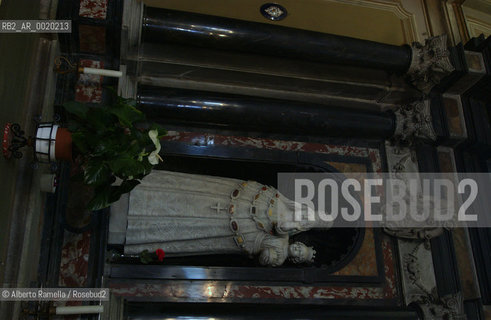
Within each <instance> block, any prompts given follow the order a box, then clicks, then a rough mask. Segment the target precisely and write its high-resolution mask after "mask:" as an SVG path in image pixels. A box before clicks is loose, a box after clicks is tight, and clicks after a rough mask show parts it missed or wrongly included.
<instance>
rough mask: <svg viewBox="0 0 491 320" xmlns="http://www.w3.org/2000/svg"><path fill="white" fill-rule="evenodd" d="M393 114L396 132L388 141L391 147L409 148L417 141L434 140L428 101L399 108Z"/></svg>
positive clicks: (434, 135)
mask: <svg viewBox="0 0 491 320" xmlns="http://www.w3.org/2000/svg"><path fill="white" fill-rule="evenodd" d="M394 113H395V116H396V130H395V132H394V136H393V137H392V139H391V140H390V142H391V144H392V145H394V146H397V147H399V148H402V147H409V148H411V147H413V146H414V145H415V144H416V141H417V140H418V139H427V140H433V141H434V140H436V134H435V131H434V130H433V124H432V121H431V113H430V103H429V100H425V101H416V102H413V103H411V104H407V105H403V106H400V107H399V108H397V109H396V110H395V111H394Z"/></svg>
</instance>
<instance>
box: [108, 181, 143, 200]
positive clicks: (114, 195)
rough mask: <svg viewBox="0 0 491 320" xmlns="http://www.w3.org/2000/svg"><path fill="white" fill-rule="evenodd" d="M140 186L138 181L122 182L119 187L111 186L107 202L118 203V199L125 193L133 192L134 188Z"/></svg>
mask: <svg viewBox="0 0 491 320" xmlns="http://www.w3.org/2000/svg"><path fill="white" fill-rule="evenodd" d="M139 184H140V181H138V180H135V179H133V180H124V181H123V182H122V183H121V184H120V185H119V186H111V192H110V195H109V202H110V203H113V202H115V201H118V200H119V198H121V196H122V195H123V194H125V193H128V192H130V191H131V190H133V188H134V187H136V186H137V185H139Z"/></svg>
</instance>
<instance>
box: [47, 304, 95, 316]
mask: <svg viewBox="0 0 491 320" xmlns="http://www.w3.org/2000/svg"><path fill="white" fill-rule="evenodd" d="M102 312H104V306H101V305H97V306H72V307H56V314H88V313H102Z"/></svg>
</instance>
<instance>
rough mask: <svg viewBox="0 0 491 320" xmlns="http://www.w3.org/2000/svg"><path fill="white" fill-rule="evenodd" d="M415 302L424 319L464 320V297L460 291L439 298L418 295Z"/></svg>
mask: <svg viewBox="0 0 491 320" xmlns="http://www.w3.org/2000/svg"><path fill="white" fill-rule="evenodd" d="M415 304H416V305H417V306H418V307H419V308H420V309H421V311H422V312H423V314H424V319H425V320H441V319H448V320H466V319H467V317H466V315H465V312H464V299H463V297H462V294H461V293H460V292H457V293H455V294H452V295H446V296H444V297H441V298H435V297H433V296H420V297H419V299H418V300H416V301H415Z"/></svg>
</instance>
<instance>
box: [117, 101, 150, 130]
mask: <svg viewBox="0 0 491 320" xmlns="http://www.w3.org/2000/svg"><path fill="white" fill-rule="evenodd" d="M108 111H109V112H110V113H112V114H114V115H115V116H116V117H118V119H119V121H120V122H121V124H122V125H123V126H125V127H132V126H133V122H135V121H143V120H145V115H144V114H143V112H141V111H140V110H138V109H137V108H135V107H133V106H131V105H129V104H126V103H123V104H118V105H117V106H114V107H111V108H109V110H108Z"/></svg>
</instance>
